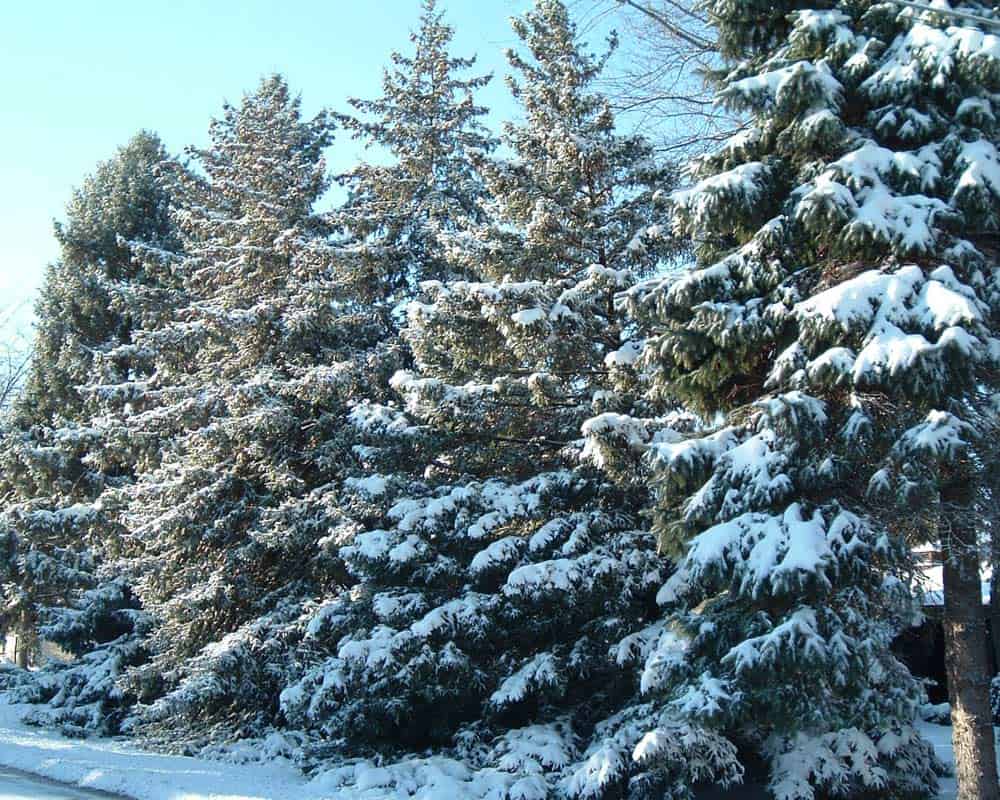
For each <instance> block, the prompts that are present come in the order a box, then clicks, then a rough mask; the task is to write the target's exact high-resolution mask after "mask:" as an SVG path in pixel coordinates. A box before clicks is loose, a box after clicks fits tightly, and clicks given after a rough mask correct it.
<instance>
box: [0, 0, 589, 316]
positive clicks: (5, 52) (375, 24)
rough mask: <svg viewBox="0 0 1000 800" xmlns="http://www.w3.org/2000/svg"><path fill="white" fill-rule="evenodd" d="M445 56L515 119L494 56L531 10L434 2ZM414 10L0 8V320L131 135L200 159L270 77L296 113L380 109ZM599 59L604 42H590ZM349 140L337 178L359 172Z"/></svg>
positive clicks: (490, 1) (213, 3)
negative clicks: (475, 74)
mask: <svg viewBox="0 0 1000 800" xmlns="http://www.w3.org/2000/svg"><path fill="white" fill-rule="evenodd" d="M441 5H442V7H444V8H445V9H446V19H447V21H448V22H449V23H451V24H452V25H453V26H454V27H455V29H456V37H455V45H454V52H455V54H456V55H462V56H465V55H470V54H472V53H474V52H475V53H477V54H478V56H479V66H480V67H481V68H482V69H483V71H486V72H489V71H492V72H494V73H496V78H495V79H494V81H493V82H492V84H491V85H490V86H489V87H488V88H487V90H486V91H485V92H484V93H483V94H482V96H481V98H480V99H481V100H482V102H483V103H485V104H486V105H488V106H490V107H491V108H492V109H493V110H494V117H495V118H497V117H504V116H508V115H509V114H510V113H511V107H510V100H509V99H508V97H507V94H506V87H505V86H504V85H503V81H502V79H501V76H502V73H503V72H504V68H505V61H504V59H503V54H502V51H503V50H504V48H506V47H510V46H513V45H515V44H516V38H515V37H514V34H513V33H512V31H511V29H510V25H509V18H510V17H511V15H514V14H518V13H521V12H522V11H524V10H525V9H526V8H528V7H529V5H530V0H451V2H447V0H442V3H441ZM419 11H420V3H419V0H376V1H375V2H371V1H369V2H365V1H364V0H306V1H303V0H296V2H292V3H277V2H274V0H241V2H234V1H233V0H172V1H171V2H169V3H151V2H136V0H93V2H89V3H81V2H79V0H51V2H48V3H39V2H24V0H21V2H11V3H7V4H5V5H4V15H3V29H4V33H3V36H2V45H0V74H2V75H3V79H2V85H3V92H2V96H3V103H2V104H0V187H2V191H0V309H2V308H4V307H7V308H9V307H10V306H11V305H12V304H14V303H17V302H21V301H24V300H28V301H29V304H30V298H32V297H33V296H34V293H35V291H36V290H37V287H38V285H39V283H40V281H41V277H42V274H43V270H44V267H45V265H46V264H47V263H48V262H50V261H52V260H53V259H54V258H55V257H56V256H57V253H58V249H57V246H56V243H55V240H54V239H53V237H52V219H53V218H54V217H59V216H61V214H62V209H63V206H64V205H65V203H66V201H67V199H68V198H69V196H70V192H71V190H72V188H73V187H74V186H76V185H78V184H79V183H80V181H81V179H82V178H83V177H84V176H85V175H86V174H87V173H89V172H90V171H91V170H92V169H93V168H94V166H95V164H96V163H97V162H98V161H100V160H103V159H106V158H108V157H109V156H110V155H112V153H113V152H114V150H115V148H116V147H117V146H119V145H120V144H123V143H124V142H125V141H127V140H128V138H129V137H130V136H131V135H132V134H133V133H134V132H135V131H137V130H139V129H140V128H148V129H150V130H154V131H156V132H157V133H159V134H160V136H161V137H162V138H163V140H164V142H165V143H166V145H167V147H168V148H169V149H170V150H171V151H172V152H177V151H179V150H180V149H181V148H182V147H183V146H184V145H186V144H204V143H205V141H206V138H207V136H206V131H207V128H208V122H209V119H210V118H211V117H212V116H213V115H216V114H218V113H219V110H220V108H221V105H222V102H223V100H230V101H238V100H239V98H240V96H241V95H242V93H243V92H244V91H245V90H247V89H250V88H252V87H253V86H254V85H255V84H256V82H257V80H258V79H259V78H260V76H261V75H264V74H267V73H271V72H281V73H283V74H284V75H286V76H287V78H288V80H289V83H290V85H291V86H292V88H293V89H294V90H296V91H299V92H301V94H302V99H303V106H304V109H305V111H306V112H307V113H310V112H315V111H316V110H318V109H319V108H320V107H321V106H329V107H332V108H335V109H338V110H346V98H347V97H349V96H360V97H376V96H378V94H379V92H380V80H381V74H382V67H383V65H385V64H386V63H387V61H388V54H389V52H390V51H391V50H393V49H398V50H403V51H404V52H406V51H407V50H408V47H409V41H408V39H407V35H408V33H409V31H410V30H411V29H412V28H413V27H414V26H415V25H416V22H417V18H418V16H419ZM594 44H595V45H596V44H599V42H594ZM360 155H361V150H360V146H359V145H358V144H356V143H354V142H351V141H349V140H347V139H344V140H341V141H340V143H339V146H337V145H335V146H334V148H332V150H331V152H330V154H329V162H330V167H331V169H332V170H334V171H336V170H338V169H341V168H344V167H347V166H349V165H350V164H352V163H355V162H356V161H357V160H358V158H359V157H360Z"/></svg>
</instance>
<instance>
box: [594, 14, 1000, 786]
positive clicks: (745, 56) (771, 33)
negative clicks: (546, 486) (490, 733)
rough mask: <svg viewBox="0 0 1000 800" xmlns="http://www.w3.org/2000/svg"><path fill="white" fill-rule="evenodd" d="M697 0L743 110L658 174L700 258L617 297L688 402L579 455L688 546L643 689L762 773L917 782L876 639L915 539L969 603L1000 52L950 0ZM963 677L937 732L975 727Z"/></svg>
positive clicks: (984, 732)
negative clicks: (740, 117)
mask: <svg viewBox="0 0 1000 800" xmlns="http://www.w3.org/2000/svg"><path fill="white" fill-rule="evenodd" d="M706 8H707V10H708V12H709V13H710V15H711V18H712V20H713V22H714V23H715V25H716V26H717V28H718V32H719V42H720V44H721V46H722V50H723V56H724V57H725V59H726V60H727V63H728V65H729V67H728V71H726V72H724V73H722V74H720V75H719V76H717V77H718V80H719V97H720V99H721V100H722V101H723V102H725V103H727V104H729V105H730V106H731V107H732V108H734V109H735V110H737V111H739V112H740V113H743V114H746V115H747V118H748V125H747V127H746V129H745V131H743V132H742V133H741V134H740V135H738V136H736V137H735V138H733V139H732V140H730V141H729V142H728V143H727V144H726V145H725V146H724V147H722V148H721V149H720V150H719V151H718V152H716V153H714V154H713V155H710V156H708V157H706V158H704V159H701V160H699V161H698V162H697V163H696V164H694V165H693V171H692V178H693V185H692V186H691V187H690V188H689V189H686V190H683V191H679V192H676V193H674V194H673V196H672V205H673V210H674V213H675V219H676V227H677V230H678V232H680V233H683V234H687V235H690V236H691V237H692V238H693V239H694V240H695V241H696V242H697V244H698V248H697V250H698V261H699V263H698V267H697V268H696V269H694V270H692V271H690V272H689V273H688V274H686V275H684V276H683V277H682V278H681V279H679V280H672V281H664V282H661V283H659V284H651V285H647V286H644V287H639V288H637V289H636V290H635V291H633V292H632V293H631V295H630V301H631V302H630V307H631V309H632V311H633V313H634V314H635V315H636V317H637V318H638V320H639V322H640V325H641V328H642V333H643V334H644V335H645V336H646V337H647V338H646V344H645V348H644V351H643V355H642V357H641V359H640V363H641V364H642V365H643V367H644V369H645V370H647V372H648V374H649V375H650V377H651V380H652V382H653V390H654V392H658V393H661V394H662V393H674V394H676V395H677V396H679V397H681V398H683V399H684V400H685V401H686V402H687V403H689V404H690V405H691V407H692V408H694V409H696V410H697V411H698V412H700V414H701V423H700V425H699V424H696V425H694V426H690V425H689V426H688V427H687V428H680V427H677V426H674V427H670V426H660V427H656V426H648V427H645V428H644V427H643V424H642V421H639V420H632V421H618V423H619V424H611V422H613V421H605V424H603V425H602V424H598V422H599V421H595V423H593V424H592V425H591V427H592V429H593V441H592V442H591V447H592V450H593V452H595V453H598V454H601V453H604V454H607V455H608V456H609V458H613V457H614V453H615V452H616V451H618V450H619V449H620V448H621V447H622V445H623V444H628V445H631V450H632V452H633V453H634V454H642V457H643V462H642V463H643V465H644V467H645V469H646V470H648V479H649V480H650V481H651V482H652V485H653V486H654V488H655V490H656V502H655V504H654V507H653V518H654V526H655V530H656V532H657V534H658V535H659V537H660V540H661V543H662V545H663V546H664V548H665V549H666V550H667V551H668V552H670V553H672V554H674V555H675V556H676V557H677V558H678V559H679V565H678V569H677V571H676V572H675V573H674V575H673V576H672V577H671V578H670V580H669V581H668V582H667V583H666V584H665V586H664V587H663V589H662V590H661V592H660V597H659V599H660V601H661V602H662V603H664V604H666V605H667V606H668V608H669V609H670V610H671V617H670V618H671V619H672V620H673V621H674V622H675V623H676V624H678V625H680V626H681V629H682V630H683V631H684V634H683V635H682V636H681V637H680V638H679V639H677V641H676V642H675V646H674V647H673V649H672V650H670V651H669V652H660V651H659V650H654V652H653V654H652V655H651V656H650V658H649V659H648V660H647V666H646V672H647V675H648V685H649V690H650V693H651V697H658V698H660V702H663V703H668V704H670V705H671V706H672V707H673V708H675V709H676V710H677V711H679V712H681V713H682V714H683V716H684V718H686V719H688V720H689V721H690V722H691V723H692V724H695V725H699V726H703V727H705V728H707V729H711V730H715V731H722V732H725V733H726V735H727V736H729V737H730V739H731V741H733V742H734V743H736V744H739V745H740V746H741V748H743V749H744V751H745V752H746V751H756V752H757V753H759V754H762V755H763V756H764V757H765V758H766V760H767V763H768V765H769V769H770V787H771V791H772V792H773V793H774V795H775V796H776V797H779V798H807V797H808V798H812V797H814V796H816V794H819V793H822V795H823V796H835V797H862V796H864V797H867V796H872V797H874V796H878V797H914V796H922V795H928V794H930V793H931V792H932V790H933V783H934V780H933V775H932V772H931V767H932V758H931V756H930V754H929V749H928V747H927V745H926V744H924V743H923V742H921V741H920V740H919V738H918V736H917V734H916V733H915V730H914V727H913V724H912V721H913V717H914V715H915V713H916V705H917V703H919V702H920V698H921V692H920V689H919V686H918V685H917V684H916V682H915V681H914V680H913V679H912V678H911V677H910V676H909V674H908V673H907V671H906V670H905V669H904V668H903V667H902V666H901V665H900V664H899V663H897V662H896V660H895V659H894V658H893V657H892V655H891V654H890V652H889V643H890V641H891V639H892V637H893V636H894V635H895V634H896V632H897V631H899V630H900V628H901V627H902V626H905V625H907V624H910V623H911V622H912V621H913V620H914V618H915V616H914V614H915V610H914V609H913V607H912V606H913V602H914V601H913V600H912V599H911V596H912V592H913V587H912V586H911V585H910V584H909V578H908V576H909V575H910V574H911V563H910V558H909V548H910V547H911V546H912V545H913V544H914V543H916V542H918V541H921V540H927V539H931V540H934V539H938V538H940V539H941V542H942V545H943V546H944V547H945V549H946V552H948V554H949V557H950V558H952V561H951V563H952V569H953V570H954V571H955V572H958V573H960V574H961V575H962V576H963V577H962V580H963V581H965V583H966V585H970V584H971V585H972V586H974V587H975V588H973V589H971V590H970V591H972V592H973V593H974V595H975V600H974V601H973V602H972V606H973V607H978V606H979V599H978V592H979V589H978V586H979V580H978V561H977V557H976V552H975V549H974V546H973V547H972V548H971V550H970V548H969V547H968V546H969V545H970V544H972V545H974V537H973V541H972V542H970V541H969V536H968V531H969V527H968V522H967V520H966V519H964V515H963V513H962V512H963V510H967V509H968V508H969V499H970V498H971V497H972V496H973V494H974V489H975V486H976V484H977V483H978V482H979V481H980V479H981V475H980V474H979V473H978V470H977V466H976V465H977V463H978V464H980V465H981V464H982V463H983V460H982V458H981V457H980V456H978V455H977V453H976V451H977V449H981V448H982V446H983V445H984V442H983V441H982V434H983V433H984V432H985V431H986V430H991V429H992V428H993V425H992V424H991V425H988V426H986V427H983V426H981V425H978V424H977V420H978V419H987V420H988V419H989V418H990V417H991V415H993V414H994V412H993V411H992V410H990V409H988V408H984V405H983V403H982V402H981V399H982V398H981V397H980V395H981V394H982V390H983V388H984V387H985V388H986V389H987V390H989V391H992V389H991V387H992V384H991V383H990V380H991V375H993V374H995V373H994V372H993V370H995V369H996V359H997V355H998V353H1000V350H998V349H997V346H998V344H1000V341H998V339H997V338H995V330H996V328H995V326H996V320H997V310H998V308H997V299H998V296H1000V295H998V294H997V288H998V287H997V272H996V266H995V259H994V258H993V256H991V253H992V249H991V245H990V240H991V237H992V236H994V235H995V232H996V230H997V224H998V221H1000V220H998V216H997V209H998V208H1000V205H998V202H997V201H998V192H1000V171H998V163H1000V162H998V154H997V150H996V144H997V127H996V122H995V112H994V111H993V110H992V105H991V104H992V103H993V102H994V99H993V98H994V96H995V94H994V93H995V92H996V90H997V87H998V83H997V81H998V79H1000V71H998V67H1000V61H998V58H1000V50H998V49H997V48H996V44H995V37H994V36H993V35H992V34H991V33H989V32H988V31H986V30H984V29H982V28H980V27H979V26H978V25H977V24H976V23H975V22H974V21H970V20H968V19H967V18H959V17H956V16H953V15H951V14H950V13H949V9H947V8H945V7H944V5H943V4H942V7H941V11H940V13H938V12H926V13H925V12H918V11H915V10H913V9H910V8H904V7H902V6H900V5H895V4H892V3H867V2H835V3H826V4H823V5H822V7H819V8H810V7H808V4H802V3H792V2H788V3H784V2H777V3H774V2H768V3H763V2H732V1H731V0H717V1H716V2H709V3H707V4H706ZM961 11H963V12H967V13H968V12H971V13H973V14H979V15H984V14H986V15H992V14H993V11H992V8H991V7H989V6H986V5H983V4H977V3H963V4H961ZM619 460H621V459H619ZM624 463H626V464H628V462H627V461H626V462H624ZM633 463H634V462H633ZM621 472H622V474H628V470H627V469H622V470H621ZM634 477H635V476H634V474H633V479H634ZM963 507H964V508H963ZM970 554H971V560H972V563H971V564H970V563H969V555H970ZM948 582H949V581H948V580H946V584H947V583H948ZM950 591H951V588H949V586H946V594H948V593H949V592H950ZM980 613H981V609H980ZM947 615H948V612H947V611H946V616H947ZM979 632H980V633H981V629H979ZM949 635H951V634H949ZM971 635H972V636H973V637H975V635H976V630H975V629H974V628H973V629H972V630H971ZM979 644H980V645H983V646H984V643H982V642H980V643H979ZM966 668H967V671H966V674H965V675H962V676H959V682H958V683H959V686H961V685H964V687H965V689H967V688H968V684H969V683H972V682H975V681H977V680H979V675H978V673H979V672H980V671H981V670H980V669H979V668H978V667H977V666H976V665H975V664H974V662H973V661H967V662H966ZM952 674H953V675H954V673H952ZM982 683H983V684H984V685H985V683H986V681H985V680H984V681H982ZM963 691H964V689H961V688H957V687H956V685H955V684H953V686H952V697H953V703H954V708H955V732H956V745H958V744H959V739H961V738H963V737H964V738H966V739H967V740H968V738H969V734H970V733H971V731H973V730H975V731H976V736H981V737H982V740H983V741H985V740H986V739H990V740H991V739H992V737H991V729H990V727H989V724H988V722H987V723H985V724H984V722H983V718H982V717H981V716H977V715H978V714H979V710H978V709H977V707H976V705H975V703H972V704H971V705H970V703H969V701H968V699H967V698H968V697H969V694H968V693H966V695H965V696H963V694H962V692H963ZM984 705H985V704H984ZM985 710H986V712H987V713H988V705H987V706H986V708H985ZM972 749H973V750H977V748H972ZM956 750H959V747H958V746H957V747H956ZM977 752H978V755H977V756H976V757H974V758H973V759H972V760H973V761H974V762H975V768H974V769H973V770H971V773H978V774H977V776H976V777H975V778H973V779H972V780H973V782H978V781H983V783H982V784H980V785H979V788H972V789H970V788H969V786H970V785H971V784H969V783H967V781H968V780H969V775H970V774H971V773H967V774H966V777H962V774H963V767H962V765H961V757H960V759H959V774H960V783H962V785H963V789H962V791H963V792H968V795H967V796H969V797H973V796H976V797H979V796H984V797H985V796H994V795H995V794H996V789H995V783H993V786H994V788H992V789H990V788H988V786H989V783H990V781H991V778H990V772H991V767H990V766H989V764H992V762H993V756H992V741H989V743H988V744H987V745H986V748H985V749H978V751H977ZM976 758H979V759H980V760H979V761H976ZM982 759H985V760H986V761H988V762H989V764H987V763H986V761H984V760H982ZM994 780H995V779H994ZM984 787H986V788H984ZM977 791H978V792H980V793H979V794H976V793H975V792H977ZM963 796H966V795H963Z"/></svg>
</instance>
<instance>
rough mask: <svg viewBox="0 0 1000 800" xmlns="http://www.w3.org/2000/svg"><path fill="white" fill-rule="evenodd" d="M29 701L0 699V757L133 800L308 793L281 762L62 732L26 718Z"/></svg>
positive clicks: (267, 798)
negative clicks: (215, 756) (220, 758)
mask: <svg viewBox="0 0 1000 800" xmlns="http://www.w3.org/2000/svg"><path fill="white" fill-rule="evenodd" d="M31 708H32V706H23V705H22V706H18V705H4V704H0V765H2V766H5V767H13V768H15V769H19V770H22V771H24V772H29V773H31V774H33V775H40V776H42V777H45V778H50V779H52V780H56V781H60V782H61V783H66V784H70V785H72V786H80V787H85V788H89V789H101V790H103V791H106V792H112V793H114V794H119V795H124V796H126V797H130V798H134V799H135V800H286V799H288V798H294V800H311V799H312V798H313V797H315V794H314V793H313V792H311V791H309V788H308V783H307V780H306V779H305V778H304V777H302V775H301V773H299V772H298V771H297V770H296V769H295V768H294V767H292V766H289V765H284V764H272V765H267V766H261V765H256V764H227V763H222V762H217V761H207V760H204V759H198V758H187V757H184V756H164V755H154V754H150V753H144V752H142V751H140V750H137V749H135V748H133V747H129V746H128V745H127V744H124V743H121V742H115V741H110V740H107V739H86V740H80V739H67V738H64V737H62V736H60V735H59V734H57V733H54V732H51V731H46V730H39V729H37V728H32V727H29V726H27V725H24V724H23V723H22V722H21V721H20V719H21V715H23V714H24V713H25V712H26V711H27V710H29V709H31Z"/></svg>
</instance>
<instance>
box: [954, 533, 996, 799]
mask: <svg viewBox="0 0 1000 800" xmlns="http://www.w3.org/2000/svg"><path fill="white" fill-rule="evenodd" d="M955 516H956V517H959V516H960V515H955ZM950 522H951V523H952V530H951V536H950V538H947V539H946V541H944V542H942V547H943V550H944V552H943V556H944V642H945V661H946V666H947V671H948V699H949V700H950V701H951V725H952V728H951V740H952V744H953V746H954V748H955V776H956V777H957V778H958V800H1000V785H998V783H997V765H996V749H995V744H994V741H993V719H992V713H991V710H990V678H991V674H990V668H989V653H988V651H987V647H986V616H985V613H984V611H983V600H982V588H981V585H980V575H979V551H978V549H977V547H976V532H975V530H974V529H973V528H972V526H971V525H969V524H967V523H966V522H965V521H960V520H959V519H956V518H953V519H951V520H950Z"/></svg>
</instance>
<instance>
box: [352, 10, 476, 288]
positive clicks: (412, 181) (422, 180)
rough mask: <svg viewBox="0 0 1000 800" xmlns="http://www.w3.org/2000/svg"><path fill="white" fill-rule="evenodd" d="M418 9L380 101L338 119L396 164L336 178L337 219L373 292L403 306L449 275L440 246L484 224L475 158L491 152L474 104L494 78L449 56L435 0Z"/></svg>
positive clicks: (367, 166)
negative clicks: (340, 193)
mask: <svg viewBox="0 0 1000 800" xmlns="http://www.w3.org/2000/svg"><path fill="white" fill-rule="evenodd" d="M422 9H423V10H422V13H421V16H420V26H419V29H418V30H417V31H416V32H415V33H413V34H412V35H411V36H410V41H411V43H412V45H413V50H414V52H413V55H412V56H409V55H403V54H402V53H399V52H394V53H393V54H392V56H391V58H392V63H393V67H392V69H391V70H386V71H385V73H384V74H383V78H382V90H383V95H382V97H380V98H378V99H376V100H362V99H352V100H351V101H350V102H351V105H352V106H353V107H354V109H355V110H356V111H357V112H358V113H359V114H360V115H361V116H360V117H353V116H349V115H342V116H340V118H339V120H340V122H341V124H342V125H343V126H344V127H345V128H346V129H347V130H350V131H352V133H353V135H354V137H355V138H356V139H362V140H364V141H365V143H366V145H367V146H371V147H376V148H378V149H379V150H380V151H384V153H380V155H385V156H387V157H388V158H389V159H390V160H391V162H392V163H390V164H389V165H382V164H377V163H363V164H360V165H359V166H357V167H355V168H354V169H353V170H351V171H350V172H348V173H347V174H345V175H342V176H340V177H339V178H338V180H339V181H340V182H341V183H342V184H343V185H344V186H345V188H346V189H347V190H348V201H347V203H346V204H345V205H344V206H343V208H341V209H339V213H338V214H337V218H338V221H339V222H340V224H341V225H343V226H344V227H345V229H346V230H347V232H348V234H349V235H350V237H351V239H352V241H353V242H354V245H355V247H356V248H357V250H358V252H359V255H360V256H361V257H362V258H363V259H364V262H365V264H366V266H367V268H368V269H369V270H370V273H371V277H370V280H371V287H370V291H371V292H373V293H374V296H378V297H384V296H387V295H388V296H390V297H393V296H395V297H396V299H397V300H399V299H403V297H405V296H406V295H407V294H409V295H410V296H412V292H413V290H414V289H415V287H416V286H417V284H419V282H420V281H421V280H426V279H431V278H437V279H443V278H448V277H449V276H450V272H451V270H452V269H453V264H451V263H450V262H449V261H448V259H447V258H446V253H445V244H444V240H445V239H447V237H449V236H453V235H455V234H456V233H457V232H460V231H462V230H465V229H466V228H467V227H469V226H470V225H473V224H476V223H478V222H481V221H482V211H481V208H480V205H479V200H480V199H481V196H482V193H483V186H482V181H481V179H480V177H479V175H478V173H477V171H476V170H475V169H474V167H473V163H472V158H473V157H474V156H475V155H477V154H480V155H481V154H483V153H486V152H488V151H490V150H491V149H492V148H493V146H494V142H493V140H492V138H491V137H490V135H489V133H488V131H487V130H486V129H485V128H484V127H483V125H482V123H481V122H480V119H481V118H482V117H483V116H485V114H486V113H487V112H486V109H485V108H483V107H481V106H478V105H476V103H475V98H474V95H475V92H476V91H477V90H478V89H481V88H482V87H483V86H485V85H486V84H487V83H489V81H490V79H491V76H489V75H482V76H474V77H468V78H463V77H461V73H463V72H466V71H467V70H470V69H471V68H473V67H474V65H475V58H456V57H453V56H451V55H450V54H449V46H450V44H451V41H452V38H453V36H454V31H453V29H452V28H451V27H450V26H448V25H447V24H445V22H444V21H443V17H444V15H443V12H441V11H438V10H437V3H436V0H423V4H422Z"/></svg>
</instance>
